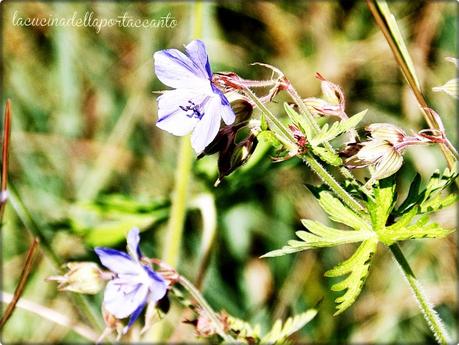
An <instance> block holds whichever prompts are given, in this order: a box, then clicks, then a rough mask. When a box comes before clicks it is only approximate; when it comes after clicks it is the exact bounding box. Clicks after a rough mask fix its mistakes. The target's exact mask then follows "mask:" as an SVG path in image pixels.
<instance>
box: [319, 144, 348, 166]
mask: <svg viewBox="0 0 459 345" xmlns="http://www.w3.org/2000/svg"><path fill="white" fill-rule="evenodd" d="M311 149H312V152H314V154H315V155H317V156H319V158H320V159H321V160H323V161H324V162H325V163H328V164H330V165H333V166H335V167H337V166H341V165H343V161H342V159H341V158H340V157H339V156H338V155H337V154H336V153H334V152H332V151H331V150H329V149H327V148H325V147H320V146H312V147H311Z"/></svg>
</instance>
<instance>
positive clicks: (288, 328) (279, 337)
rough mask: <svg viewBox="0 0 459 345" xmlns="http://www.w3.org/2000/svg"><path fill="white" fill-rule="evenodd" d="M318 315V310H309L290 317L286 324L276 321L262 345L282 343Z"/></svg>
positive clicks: (263, 339)
mask: <svg viewBox="0 0 459 345" xmlns="http://www.w3.org/2000/svg"><path fill="white" fill-rule="evenodd" d="M316 315H317V309H309V310H306V311H305V312H304V313H301V314H298V315H295V316H293V317H289V318H288V319H287V320H286V321H285V322H284V323H282V321H281V320H276V322H275V323H274V325H273V327H272V329H271V330H270V331H269V332H268V333H267V334H266V335H265V336H264V337H263V338H262V339H261V341H260V344H276V343H279V342H282V343H283V341H284V340H285V339H286V338H287V337H289V336H290V335H292V334H293V333H295V332H297V331H299V330H300V329H301V328H303V327H304V326H305V325H306V324H308V323H309V322H310V321H311V320H312V319H313V318H314V317H315V316H316Z"/></svg>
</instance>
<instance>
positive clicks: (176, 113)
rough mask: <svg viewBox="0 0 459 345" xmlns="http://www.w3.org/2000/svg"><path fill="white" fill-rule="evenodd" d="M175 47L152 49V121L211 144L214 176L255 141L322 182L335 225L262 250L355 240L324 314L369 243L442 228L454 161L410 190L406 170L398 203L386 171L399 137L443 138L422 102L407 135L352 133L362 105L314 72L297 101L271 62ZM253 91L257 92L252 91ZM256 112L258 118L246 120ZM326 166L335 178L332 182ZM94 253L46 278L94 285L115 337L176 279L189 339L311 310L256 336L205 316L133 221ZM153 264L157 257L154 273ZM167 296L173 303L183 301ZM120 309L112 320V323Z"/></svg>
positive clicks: (347, 289)
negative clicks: (278, 105)
mask: <svg viewBox="0 0 459 345" xmlns="http://www.w3.org/2000/svg"><path fill="white" fill-rule="evenodd" d="M185 51H186V54H184V53H182V52H180V51H179V50H176V49H167V50H162V51H159V52H156V53H155V54H154V61H155V62H154V65H155V73H156V76H157V77H158V79H159V80H160V81H161V82H163V83H164V84H165V85H167V86H169V87H171V88H173V90H167V91H162V94H161V95H160V96H159V97H158V99H157V102H158V120H157V123H156V125H157V126H158V127H159V128H160V129H163V130H165V131H167V132H169V133H171V134H173V135H176V136H184V135H187V134H189V133H191V145H192V147H193V149H194V151H195V152H196V154H197V157H198V158H201V157H203V156H205V155H211V154H216V153H218V155H219V157H218V169H219V176H218V180H217V183H216V184H218V183H220V182H221V180H222V179H223V178H224V177H225V176H227V175H229V174H231V173H232V172H233V171H235V170H236V169H238V168H239V167H241V166H242V165H243V164H245V163H246V162H247V161H248V160H249V159H250V157H251V155H252V153H253V152H254V151H255V150H256V148H257V144H258V142H259V141H263V142H265V143H267V144H269V145H271V146H272V147H273V150H274V151H275V157H274V160H276V161H283V160H286V159H292V158H294V157H296V158H299V159H300V160H302V161H304V162H305V164H306V165H307V166H308V167H309V168H310V169H311V171H312V172H314V173H315V174H316V175H317V176H318V177H320V178H321V180H322V181H323V184H322V185H320V186H315V187H313V186H309V189H310V190H311V191H312V192H313V194H314V196H315V197H316V198H317V200H318V203H319V204H320V206H321V207H322V208H323V210H324V211H325V212H326V213H327V214H328V216H329V218H330V219H331V220H333V221H334V222H336V223H340V224H343V225H345V226H346V227H347V229H338V228H332V227H329V226H327V225H324V224H322V223H320V222H317V221H313V220H308V219H304V220H302V224H303V225H304V227H305V228H306V230H307V231H305V230H300V231H297V232H296V235H297V237H298V239H295V240H291V241H289V242H288V243H287V244H286V245H285V246H284V247H283V248H281V249H276V250H273V251H271V252H269V253H267V254H266V255H265V257H273V256H280V255H286V254H291V253H295V252H299V251H303V250H309V249H313V248H321V247H332V246H338V245H341V244H348V243H357V244H358V248H357V249H356V250H355V252H354V253H353V254H352V255H351V256H350V257H349V258H348V259H347V260H345V261H344V262H342V263H340V264H338V265H337V266H335V267H334V268H332V269H330V270H329V271H327V272H325V275H326V276H329V277H343V276H344V278H343V279H342V280H341V281H339V282H337V283H336V284H334V285H333V286H332V290H333V291H343V294H342V295H341V296H339V297H338V298H337V299H336V302H337V312H336V314H339V313H342V312H343V311H345V310H346V309H347V308H349V307H350V306H351V305H352V304H353V303H354V302H355V301H356V299H357V298H358V296H359V294H360V292H361V290H362V288H363V285H364V282H365V280H366V277H367V275H368V274H369V272H370V266H371V259H372V257H373V256H374V255H375V253H376V252H377V247H378V243H382V244H383V245H386V246H388V247H389V248H391V250H392V251H393V252H394V253H396V252H397V248H398V247H394V245H396V243H398V242H400V241H405V240H409V239H417V238H442V237H445V236H447V235H448V234H450V233H451V232H452V230H451V229H446V228H443V227H442V226H441V225H440V224H437V223H435V222H431V221H430V215H431V213H432V212H435V211H437V210H439V209H441V208H444V207H447V206H449V205H451V204H453V203H455V202H456V201H457V196H456V195H455V194H449V195H448V196H446V197H445V196H444V193H442V192H443V191H444V190H445V189H446V188H447V187H448V186H449V185H451V183H452V182H453V181H454V180H455V179H456V177H457V173H456V171H455V170H454V169H445V170H444V171H443V172H441V173H440V172H439V171H437V172H435V173H434V175H433V176H432V178H431V179H430V180H429V181H428V182H427V183H426V185H425V187H424V188H421V180H420V177H419V175H418V176H417V177H416V178H415V180H414V182H413V184H412V186H411V189H410V191H409V193H408V195H407V196H406V198H405V199H404V200H403V201H402V200H400V201H399V200H397V192H396V179H395V178H394V176H393V175H394V174H395V173H397V171H398V170H399V169H400V168H401V166H402V165H403V153H404V151H405V150H406V149H407V148H408V147H410V146H414V145H426V144H448V146H449V147H452V145H451V143H450V142H449V140H448V138H447V136H446V131H445V128H444V126H443V124H442V122H441V119H440V116H439V115H438V114H437V113H436V112H435V111H434V110H432V109H429V108H426V109H424V110H425V111H426V112H429V113H430V114H431V116H432V118H434V119H435V122H436V125H437V129H423V130H419V131H417V132H414V131H413V132H412V133H411V134H407V132H406V131H405V130H404V129H402V128H399V127H397V126H395V125H392V124H389V123H373V124H368V125H367V126H366V127H365V131H366V134H365V136H364V137H363V135H362V137H361V136H359V131H358V129H357V126H358V124H359V123H360V122H361V121H362V120H363V119H364V117H365V115H366V111H362V112H360V113H358V114H355V115H353V116H349V115H348V114H347V113H346V100H345V96H344V92H343V90H342V89H341V88H340V87H339V86H338V85H336V84H334V83H332V82H331V81H328V80H327V79H325V78H324V77H323V76H322V75H321V74H319V73H317V74H316V77H317V79H318V80H319V81H320V83H321V87H322V93H323V96H322V98H318V97H308V98H302V97H301V96H300V95H299V94H298V92H297V91H296V90H295V88H294V87H293V85H292V84H291V83H290V81H289V80H288V78H287V77H286V76H285V75H284V74H283V73H282V71H280V70H279V69H277V68H276V67H273V66H270V65H266V64H260V63H258V65H261V66H263V67H266V68H268V69H270V70H271V71H272V77H271V78H270V79H268V80H247V79H244V78H242V77H240V76H239V75H237V74H236V73H234V72H222V73H212V70H211V67H210V63H209V59H208V55H207V52H206V48H205V45H204V43H203V42H202V41H199V40H195V41H192V42H191V43H189V44H188V45H187V46H186V47H185ZM255 89H257V90H264V91H265V93H264V94H263V95H257V94H256V93H255V92H254V90H255ZM281 92H286V93H287V94H288V95H289V96H290V98H291V103H285V104H284V109H285V116H283V117H278V116H275V115H274V114H273V113H272V112H271V111H270V110H269V108H268V107H267V105H268V104H269V103H270V102H272V101H273V100H274V99H275V97H276V96H277V95H278V94H279V93H281ZM257 114H260V116H259V118H255V116H257ZM319 120H320V121H319ZM319 123H322V124H323V125H322V126H320V125H319ZM242 133H246V135H245V136H242V135H241V134H242ZM342 135H346V137H347V143H346V144H345V145H344V146H341V147H334V146H333V145H332V144H334V143H335V142H336V141H335V139H336V138H338V137H339V136H342ZM241 136H242V138H241ZM454 153H455V154H456V155H457V153H456V152H454ZM330 168H333V171H336V172H337V173H339V174H340V175H341V176H340V177H341V178H342V177H344V180H345V181H344V182H343V183H340V182H338V179H337V178H336V177H335V176H333V175H332V174H331V173H330V171H331V169H330ZM357 168H369V169H368V170H369V174H368V176H367V178H366V180H363V181H359V180H357V179H356V178H355V177H354V175H353V174H352V169H357ZM349 228H350V229H352V230H349ZM95 252H96V254H97V255H98V256H99V259H100V261H101V263H102V265H103V266H104V267H105V268H106V269H108V271H104V270H102V269H100V268H99V267H98V266H97V265H95V264H94V263H70V264H68V265H67V267H68V268H69V272H68V273H66V274H65V275H64V276H58V277H51V278H50V279H51V280H56V281H58V282H59V288H60V289H62V290H68V291H73V292H78V293H92V294H94V293H97V292H98V291H100V290H101V289H102V288H103V287H104V286H105V292H104V302H103V306H102V309H103V313H104V319H105V320H106V323H107V329H108V330H110V331H111V330H116V331H117V332H118V333H119V336H121V335H123V334H125V333H127V331H128V330H129V328H130V327H131V326H132V325H133V324H134V322H135V321H136V320H137V319H138V318H139V316H140V315H141V314H142V312H143V310H144V309H145V308H147V311H146V313H145V314H146V316H145V327H144V330H145V329H146V328H148V327H149V326H150V325H151V320H149V319H151V315H152V312H151V310H152V309H155V308H160V305H161V304H162V303H161V302H162V301H164V300H167V299H168V295H173V296H174V295H175V294H176V291H175V288H172V287H173V286H174V285H181V286H182V287H183V288H184V289H185V290H187V291H188V292H189V293H190V294H191V295H192V297H193V299H194V301H193V302H190V303H187V304H186V305H187V306H188V307H190V308H191V309H192V310H193V311H194V312H195V318H191V319H188V320H187V321H186V322H187V323H189V324H191V325H193V326H194V327H195V330H196V334H197V335H198V336H201V337H210V338H212V339H214V340H215V339H216V340H218V342H221V341H226V342H231V341H232V342H244V343H249V344H261V343H276V342H282V341H284V340H285V339H286V338H287V337H288V336H289V335H290V334H292V333H293V332H295V331H296V330H298V329H299V328H301V327H303V326H304V325H305V324H306V323H307V322H309V320H311V319H312V318H313V317H314V315H315V313H316V311H315V309H314V310H310V311H307V312H305V313H302V314H299V315H297V316H295V317H292V318H290V319H289V320H287V322H286V323H285V324H282V322H281V321H278V322H276V324H275V325H274V326H273V328H272V329H271V331H269V332H267V333H265V334H261V332H260V329H259V327H257V326H252V325H250V324H248V323H245V322H244V321H242V320H238V319H236V318H234V317H232V316H230V315H228V314H226V313H224V312H220V313H218V314H217V313H215V312H214V311H213V310H212V309H211V308H210V306H208V304H207V303H206V302H205V300H204V299H203V298H202V296H201V295H200V294H199V292H198V291H197V290H196V288H194V287H193V285H192V284H191V283H189V282H188V281H187V280H186V279H185V278H184V277H182V276H181V275H179V274H178V273H177V272H176V271H175V269H174V268H172V267H169V266H167V264H166V263H164V262H162V261H161V260H158V259H150V258H147V257H145V256H143V255H142V253H141V251H140V249H139V230H138V229H133V230H131V231H130V232H129V234H128V237H127V252H128V254H127V253H124V252H120V251H117V250H114V249H110V248H101V247H97V248H96V249H95ZM153 264H154V265H156V266H158V270H157V271H155V270H154V269H153V266H152V265H153ZM168 292H169V294H168ZM178 300H182V301H183V298H182V299H181V298H178ZM426 308H427V307H426ZM423 312H425V310H423ZM128 318H129V320H128V321H127V324H124V323H123V322H122V320H125V319H128Z"/></svg>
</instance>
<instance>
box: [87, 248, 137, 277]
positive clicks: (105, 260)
mask: <svg viewBox="0 0 459 345" xmlns="http://www.w3.org/2000/svg"><path fill="white" fill-rule="evenodd" d="M94 251H95V252H96V254H97V255H98V256H99V260H100V262H101V263H102V265H104V266H105V267H107V268H108V269H109V270H110V271H112V272H114V273H118V274H123V273H125V274H129V273H136V272H138V270H139V269H138V266H139V265H138V264H137V263H136V262H135V261H133V260H132V258H131V257H130V256H129V255H127V254H126V253H123V252H120V251H119V250H115V249H111V248H102V247H97V248H95V249H94Z"/></svg>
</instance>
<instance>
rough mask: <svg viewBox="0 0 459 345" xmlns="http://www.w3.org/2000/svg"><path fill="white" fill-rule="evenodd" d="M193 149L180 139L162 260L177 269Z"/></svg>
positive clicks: (199, 17) (196, 13)
mask: <svg viewBox="0 0 459 345" xmlns="http://www.w3.org/2000/svg"><path fill="white" fill-rule="evenodd" d="M192 6H193V8H192V10H193V17H194V21H193V30H192V31H193V34H192V36H193V37H194V38H200V37H201V36H202V31H203V28H202V25H203V18H204V4H203V3H202V2H201V1H199V2H194V3H193V4H192ZM193 159H194V155H193V149H192V147H191V141H190V136H189V135H187V136H185V137H183V138H182V139H181V143H180V151H179V154H178V160H177V164H178V166H177V172H176V174H175V190H174V194H173V196H172V207H171V214H170V218H169V225H168V229H167V234H166V240H165V246H164V252H163V260H164V261H166V262H168V263H169V264H170V265H172V266H173V267H177V264H178V262H179V259H180V247H181V243H182V237H183V228H184V224H185V216H186V209H187V198H188V185H189V183H190V180H191V168H192V165H193Z"/></svg>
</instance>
